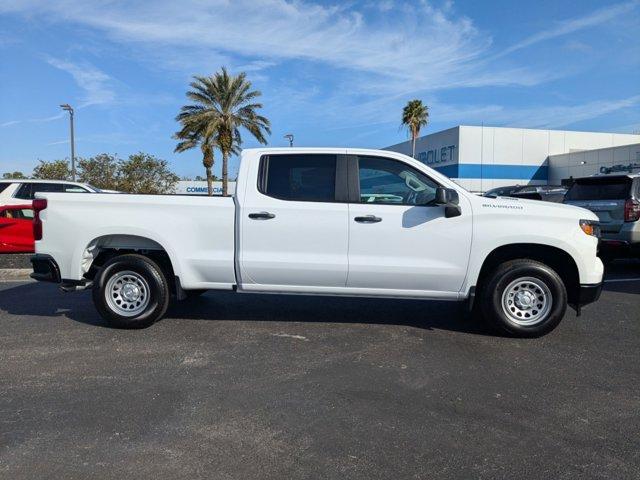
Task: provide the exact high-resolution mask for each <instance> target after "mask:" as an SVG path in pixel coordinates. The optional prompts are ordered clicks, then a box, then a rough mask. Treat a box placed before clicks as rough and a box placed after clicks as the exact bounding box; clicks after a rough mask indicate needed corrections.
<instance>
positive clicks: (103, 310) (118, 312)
mask: <svg viewBox="0 0 640 480" xmlns="http://www.w3.org/2000/svg"><path fill="white" fill-rule="evenodd" d="M126 272H131V277H126V276H125V277H124V278H125V279H126V280H135V281H136V282H138V284H139V285H140V288H139V289H138V290H136V292H137V293H138V294H140V293H141V292H142V295H141V296H140V297H139V299H140V302H139V303H138V304H136V303H134V302H137V300H138V299H136V300H133V301H131V302H130V303H127V300H126V299H125V297H124V295H122V296H120V294H121V291H122V285H123V283H122V282H121V283H120V284H119V285H120V290H119V291H117V292H116V289H117V288H119V287H118V285H117V284H114V285H112V286H111V287H110V290H112V291H113V294H111V293H110V295H113V298H114V299H115V300H107V293H108V292H107V288H108V287H109V282H110V280H111V279H113V280H114V281H115V280H116V279H117V278H119V277H122V276H123V275H127V273H126ZM131 284H132V285H133V287H130V288H133V289H136V288H137V286H136V283H135V282H134V283H130V285H131ZM147 290H148V291H147ZM92 296H93V303H94V305H95V307H96V309H97V310H98V313H99V314H100V316H101V317H102V318H103V319H104V320H105V321H106V322H107V323H108V324H109V325H110V326H112V327H116V328H146V327H148V326H149V325H151V324H153V323H154V322H156V321H158V320H160V319H161V318H162V316H163V315H164V314H165V312H166V311H167V307H168V306H169V298H170V292H169V284H168V282H167V279H166V277H165V275H164V273H163V271H162V269H161V268H160V267H159V266H158V264H157V263H155V262H154V261H153V260H151V259H149V258H147V257H145V256H143V255H135V254H126V255H120V256H117V257H114V258H112V259H110V260H109V261H108V262H107V263H105V264H104V265H103V266H102V268H100V270H99V271H98V273H97V274H96V277H95V279H94V286H93V292H92ZM129 298H133V297H129ZM118 299H119V300H120V303H121V305H120V306H117V305H116V302H118ZM110 303H111V305H110ZM129 305H133V307H132V308H135V309H136V310H134V312H127V313H126V314H123V312H124V307H127V306H129ZM140 308H141V309H142V310H141V311H139V312H138V311H137V309H140Z"/></svg>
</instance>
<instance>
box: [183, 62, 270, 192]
mask: <svg viewBox="0 0 640 480" xmlns="http://www.w3.org/2000/svg"><path fill="white" fill-rule="evenodd" d="M193 78H194V81H193V82H191V84H190V86H191V90H189V91H188V92H187V97H188V98H189V99H190V100H192V101H193V102H194V103H195V104H194V105H185V106H183V107H182V109H181V110H180V113H179V114H178V116H177V117H176V120H177V121H178V122H180V123H181V125H182V129H181V130H180V131H179V132H177V133H176V135H175V137H176V138H178V139H181V140H183V142H181V143H180V144H178V147H180V145H181V144H182V143H184V142H185V141H186V142H195V143H194V144H193V146H195V145H196V144H198V143H200V144H207V145H212V146H213V145H215V146H216V147H217V148H219V149H220V152H221V153H222V194H223V195H227V194H228V184H229V172H228V164H229V156H230V155H231V154H234V153H237V152H238V150H239V148H240V145H241V144H242V137H241V135H240V128H244V129H245V130H247V131H248V132H249V133H250V134H251V135H253V137H255V139H256V140H258V142H260V143H262V144H263V145H264V144H266V143H267V141H266V139H265V137H264V134H265V133H268V134H270V133H271V128H270V123H269V120H268V119H267V118H266V117H263V116H261V115H258V113H257V110H259V109H261V108H262V104H261V103H255V101H254V99H255V98H257V97H259V96H260V95H262V94H261V93H260V92H259V91H258V90H252V89H251V82H250V81H249V80H247V78H246V74H245V73H244V72H243V73H240V74H239V75H229V73H228V72H227V69H226V68H225V67H222V71H221V72H216V73H215V74H214V75H213V76H210V77H200V76H194V77H193ZM190 144H191V143H189V145H190ZM178 147H176V150H178ZM186 148H192V147H186ZM186 148H185V149H186Z"/></svg>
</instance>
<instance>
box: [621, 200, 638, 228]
mask: <svg viewBox="0 0 640 480" xmlns="http://www.w3.org/2000/svg"><path fill="white" fill-rule="evenodd" d="M638 219H640V202H638V200H633V199H631V198H630V199H629V200H627V201H626V202H624V221H625V222H635V221H637V220H638Z"/></svg>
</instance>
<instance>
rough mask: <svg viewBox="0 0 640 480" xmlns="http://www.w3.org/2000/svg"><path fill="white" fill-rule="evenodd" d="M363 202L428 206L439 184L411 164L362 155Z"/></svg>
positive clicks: (360, 173)
mask: <svg viewBox="0 0 640 480" xmlns="http://www.w3.org/2000/svg"><path fill="white" fill-rule="evenodd" d="M358 172H359V174H358V175H359V182H360V202H361V203H383V204H391V205H428V204H432V203H433V201H434V200H435V197H436V188H437V187H438V184H437V183H436V182H434V181H433V180H431V179H430V178H429V177H427V176H426V175H425V174H423V173H422V172H420V171H418V170H416V169H414V168H412V167H410V166H409V165H407V164H405V163H403V162H400V161H397V160H391V159H388V158H379V157H359V158H358Z"/></svg>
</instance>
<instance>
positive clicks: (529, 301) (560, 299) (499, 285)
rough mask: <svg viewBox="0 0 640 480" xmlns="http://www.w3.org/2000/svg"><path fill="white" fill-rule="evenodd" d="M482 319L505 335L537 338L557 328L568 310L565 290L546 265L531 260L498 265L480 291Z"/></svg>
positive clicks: (555, 274)
mask: <svg viewBox="0 0 640 480" xmlns="http://www.w3.org/2000/svg"><path fill="white" fill-rule="evenodd" d="M481 302H482V305H481V308H482V313H483V314H484V318H485V319H486V320H487V321H488V322H490V323H491V324H492V325H493V326H495V327H497V328H498V329H499V330H501V331H502V332H504V333H507V334H509V335H513V336H516V337H539V336H541V335H545V334H546V333H549V332H550V331H552V330H553V329H554V328H556V327H557V326H558V324H559V323H560V321H561V320H562V318H563V317H564V314H565V312H566V310H567V290H566V288H565V285H564V283H563V281H562V279H561V278H560V276H559V275H558V274H557V273H556V272H555V271H554V270H553V269H552V268H550V267H549V266H547V265H545V264H543V263H540V262H536V261H534V260H527V259H521V260H512V261H509V262H505V263H503V264H502V265H500V266H499V267H498V268H497V269H496V270H495V271H494V272H493V273H492V274H490V276H489V278H488V280H487V282H486V283H485V285H484V287H483V288H482V295H481Z"/></svg>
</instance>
